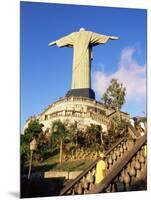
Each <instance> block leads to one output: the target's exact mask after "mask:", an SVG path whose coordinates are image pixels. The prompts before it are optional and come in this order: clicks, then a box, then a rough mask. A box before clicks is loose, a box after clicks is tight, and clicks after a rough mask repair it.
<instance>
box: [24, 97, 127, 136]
mask: <svg viewBox="0 0 151 200" xmlns="http://www.w3.org/2000/svg"><path fill="white" fill-rule="evenodd" d="M115 114H116V111H115V110H113V109H108V108H106V106H105V105H104V104H103V103H100V102H98V101H96V100H94V99H92V98H87V97H80V96H68V97H67V96H66V97H64V98H62V99H59V100H58V101H56V102H54V103H53V104H51V105H50V106H48V107H47V108H46V109H45V110H44V111H43V112H42V113H41V114H40V115H39V116H37V117H30V118H29V119H28V120H27V121H26V124H25V127H24V129H25V128H27V127H28V124H29V122H30V121H31V120H34V119H38V120H39V122H40V123H42V124H43V125H44V127H43V130H44V131H45V130H46V129H47V130H48V129H49V130H50V132H51V126H52V123H53V122H54V121H57V120H60V121H62V122H69V123H74V122H75V121H77V122H78V124H79V128H82V129H83V128H85V127H87V126H90V125H91V124H98V125H101V126H102V129H103V131H104V132H107V127H108V124H109V122H110V119H111V117H113V115H115ZM120 115H121V117H122V118H124V119H127V120H128V121H129V118H130V116H129V114H127V113H125V112H120Z"/></svg>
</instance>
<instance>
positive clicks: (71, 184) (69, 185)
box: [59, 137, 125, 196]
mask: <svg viewBox="0 0 151 200" xmlns="http://www.w3.org/2000/svg"><path fill="white" fill-rule="evenodd" d="M124 140H125V138H124V137H123V138H120V139H119V140H118V141H117V142H116V143H115V144H114V145H113V146H112V147H111V148H110V149H109V150H108V151H106V152H105V156H107V155H108V154H109V153H110V152H111V151H112V150H113V149H114V148H115V147H116V146H118V145H119V144H120V143H121V142H122V141H124ZM99 160H101V158H97V159H96V160H95V161H94V162H93V163H92V164H91V165H90V166H89V167H88V168H87V169H86V170H85V171H83V172H82V173H81V174H80V175H79V176H77V177H76V178H75V179H74V180H73V181H72V182H71V183H69V184H68V185H67V186H66V187H65V188H63V189H62V190H61V191H60V194H59V195H60V196H62V195H64V194H65V193H66V192H67V191H68V190H70V189H71V187H73V186H74V185H75V184H76V183H77V182H78V181H79V180H80V179H82V177H83V176H85V175H86V174H87V173H88V172H89V171H90V170H91V169H92V168H93V167H94V166H95V165H96V164H97V162H98V161H99Z"/></svg>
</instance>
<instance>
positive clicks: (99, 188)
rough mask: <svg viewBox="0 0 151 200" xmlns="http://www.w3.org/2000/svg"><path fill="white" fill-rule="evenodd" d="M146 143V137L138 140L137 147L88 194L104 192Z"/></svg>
mask: <svg viewBox="0 0 151 200" xmlns="http://www.w3.org/2000/svg"><path fill="white" fill-rule="evenodd" d="M146 141H147V136H146V135H144V136H142V138H140V139H139V140H137V141H136V144H135V146H134V147H132V149H130V151H129V152H128V153H127V154H126V155H125V156H124V157H123V158H121V160H120V161H119V162H117V163H116V164H115V165H114V166H113V168H112V171H110V172H109V174H108V175H107V176H106V177H105V178H104V179H103V180H102V181H101V183H99V184H98V185H95V187H93V189H92V190H91V191H89V192H88V194H94V193H101V192H103V191H104V190H105V189H106V188H107V186H108V185H109V184H110V183H111V182H112V181H113V180H114V179H115V177H116V176H117V175H118V174H119V173H120V172H121V171H122V169H123V167H124V166H126V165H127V164H128V162H129V161H130V160H131V159H132V157H133V156H134V155H135V154H136V153H137V152H138V150H139V149H140V147H142V146H143V145H144V144H145V143H146Z"/></svg>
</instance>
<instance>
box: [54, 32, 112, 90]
mask: <svg viewBox="0 0 151 200" xmlns="http://www.w3.org/2000/svg"><path fill="white" fill-rule="evenodd" d="M108 39H110V37H109V36H106V35H101V34H97V33H94V32H90V31H84V30H82V31H79V32H73V33H71V34H69V35H67V36H65V37H63V38H61V39H59V40H57V41H56V44H57V46H58V47H64V46H67V47H73V49H74V52H73V66H72V89H79V88H91V48H92V47H93V46H95V45H97V44H104V43H106V42H107V41H108Z"/></svg>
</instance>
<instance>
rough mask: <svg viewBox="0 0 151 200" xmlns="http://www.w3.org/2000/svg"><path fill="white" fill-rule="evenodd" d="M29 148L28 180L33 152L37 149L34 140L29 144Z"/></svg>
mask: <svg viewBox="0 0 151 200" xmlns="http://www.w3.org/2000/svg"><path fill="white" fill-rule="evenodd" d="M29 148H30V163H29V171H28V179H30V175H31V164H32V156H33V151H35V150H36V149H37V141H36V139H35V138H34V139H33V140H32V141H31V142H30V146H29Z"/></svg>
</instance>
